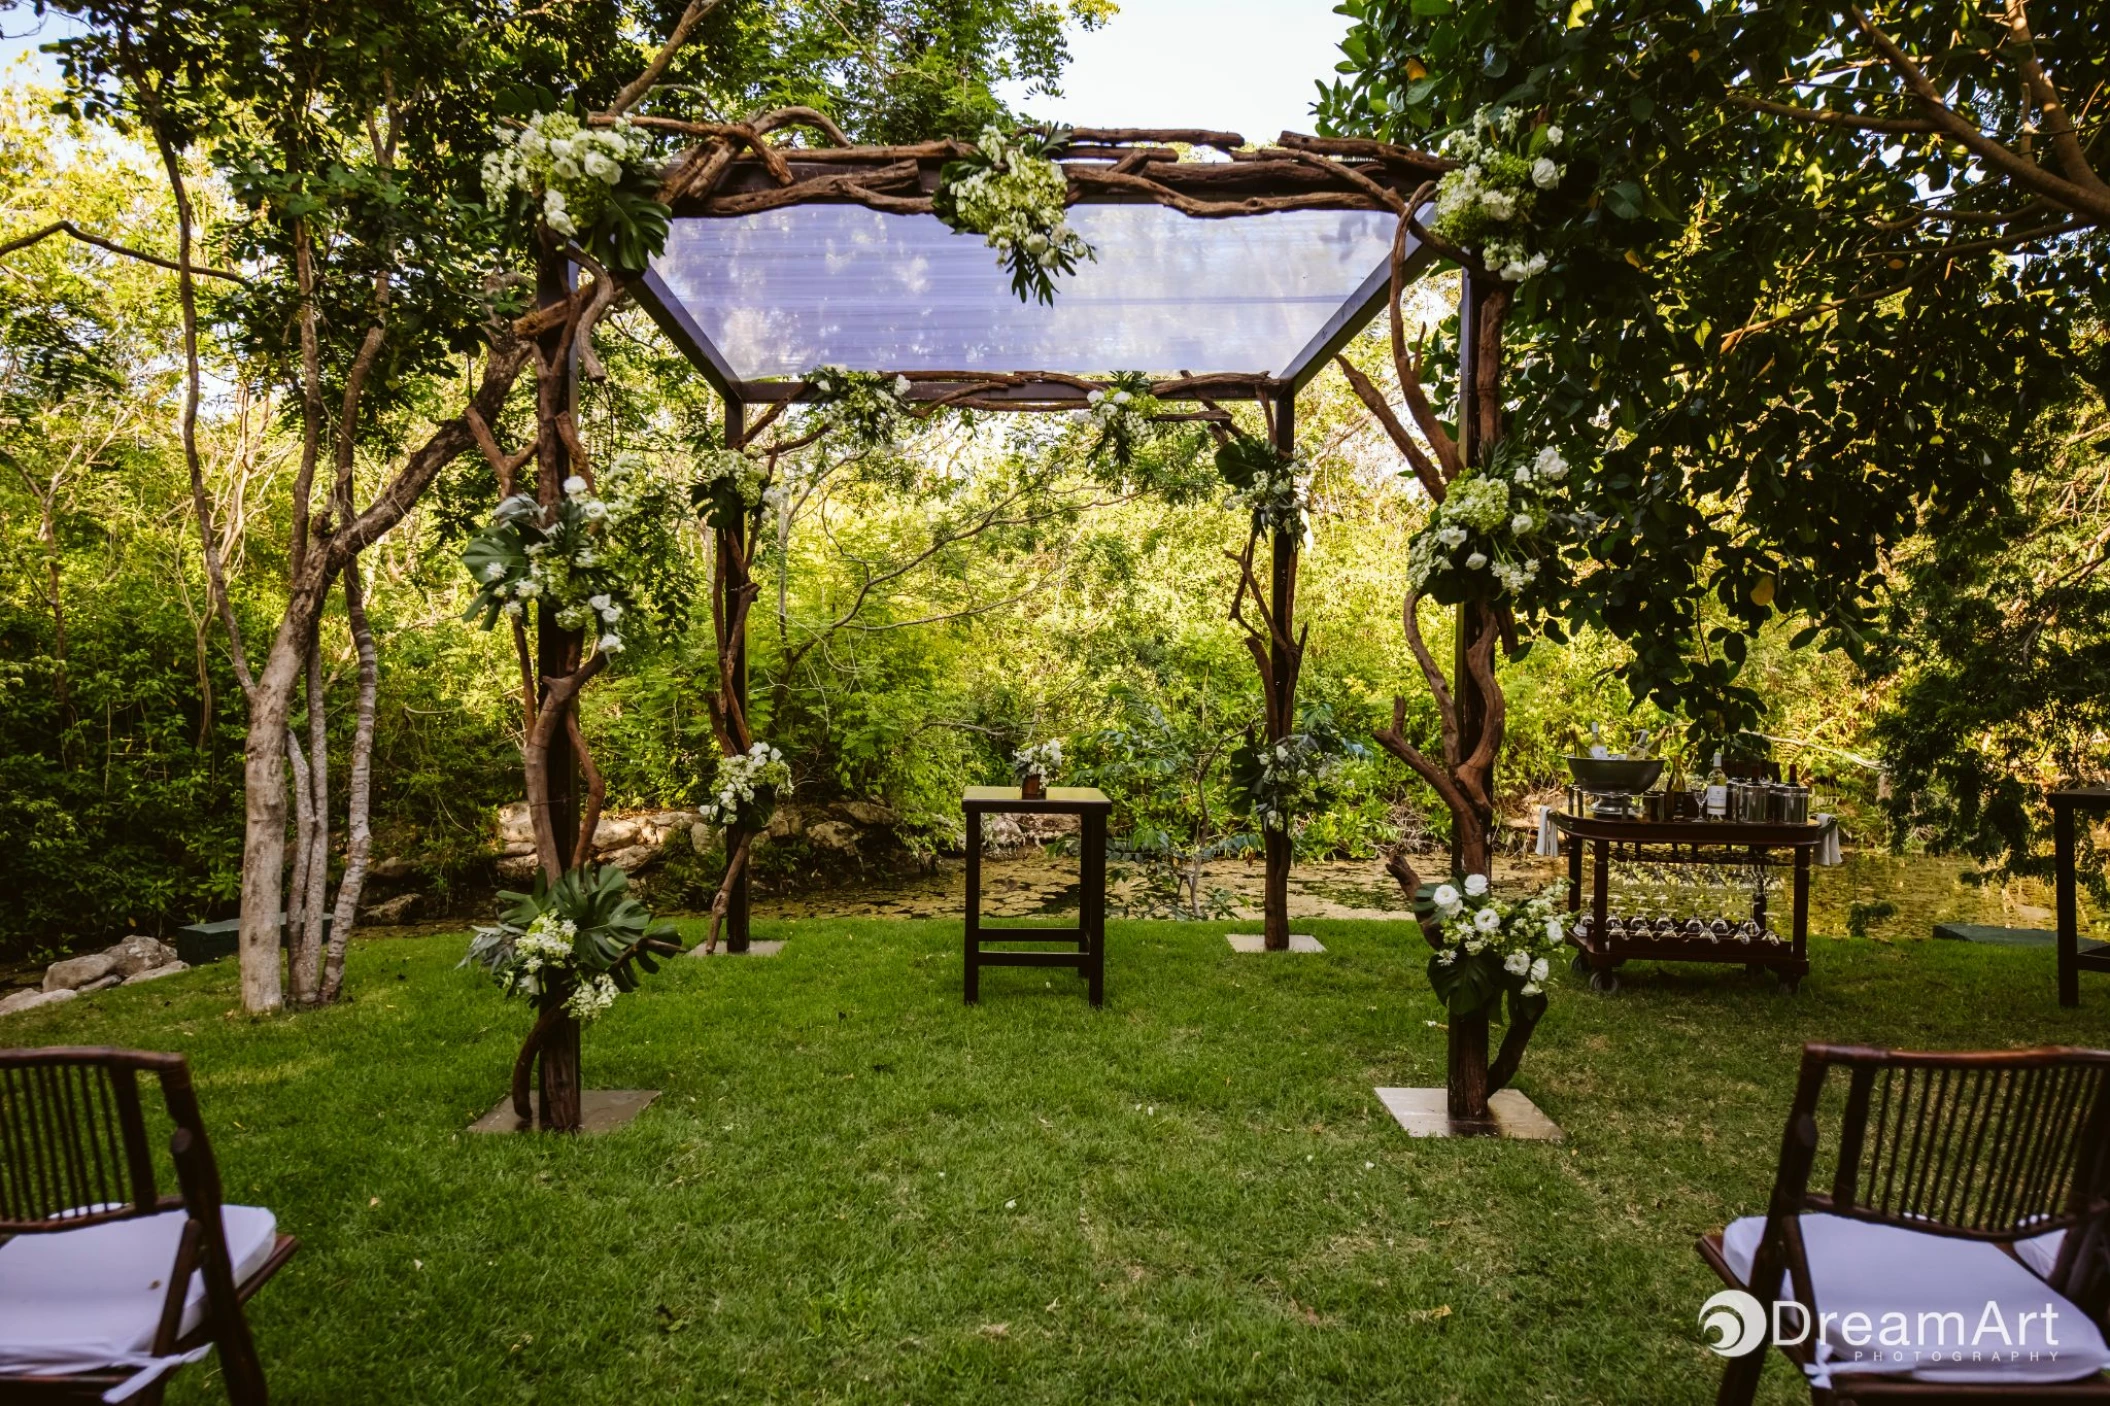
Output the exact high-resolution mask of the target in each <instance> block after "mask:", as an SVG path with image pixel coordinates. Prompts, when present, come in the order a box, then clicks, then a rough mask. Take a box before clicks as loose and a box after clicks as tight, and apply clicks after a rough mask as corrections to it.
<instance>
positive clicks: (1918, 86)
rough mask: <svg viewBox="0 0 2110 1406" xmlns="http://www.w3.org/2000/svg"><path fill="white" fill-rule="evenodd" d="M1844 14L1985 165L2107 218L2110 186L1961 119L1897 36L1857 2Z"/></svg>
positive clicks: (2096, 218) (2079, 211)
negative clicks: (2050, 166) (2054, 168)
mask: <svg viewBox="0 0 2110 1406" xmlns="http://www.w3.org/2000/svg"><path fill="white" fill-rule="evenodd" d="M1846 13H1847V15H1848V16H1849V17H1850V18H1851V19H1852V20H1853V22H1854V24H1855V26H1856V27H1857V28H1858V29H1860V31H1861V33H1862V34H1863V35H1865V36H1867V39H1868V42H1869V44H1870V45H1872V46H1873V47H1874V48H1875V50H1876V52H1877V53H1879V54H1881V55H1882V56H1883V57H1884V58H1885V59H1886V60H1888V61H1889V64H1890V66H1891V68H1892V69H1894V70H1895V71H1896V72H1897V74H1898V76H1899V77H1900V78H1902V79H1903V80H1904V82H1905V86H1906V88H1907V89H1909V90H1910V91H1911V93H1912V95H1913V96H1914V97H1915V98H1917V99H1918V100H1919V102H1920V106H1922V107H1923V108H1925V109H1926V111H1927V116H1928V117H1929V119H1931V120H1932V121H1933V122H1934V124H1935V125H1936V126H1937V127H1939V128H1940V129H1941V130H1942V131H1944V132H1947V133H1948V134H1949V135H1951V136H1953V137H1955V138H1956V140H1957V141H1959V142H1961V143H1963V145H1964V146H1965V148H1967V149H1968V150H1969V151H1971V152H1972V153H1973V154H1975V155H1976V156H1978V157H1979V158H1980V159H1982V160H1983V161H1984V162H1985V163H1986V164H1987V165H1988V166H1991V167H1993V168H1994V169H1996V170H1998V171H2000V172H2002V173H2004V174H2005V175H2007V176H2009V177H2011V178H2012V179H2014V180H2015V181H2016V182H2017V183H2019V184H2021V185H2023V186H2026V187H2028V188H2029V189H2030V190H2032V191H2035V192H2036V193H2037V194H2039V195H2041V196H2043V197H2044V198H2045V199H2046V200H2049V201H2051V202H2052V203H2053V204H2054V205H2058V206H2060V207H2062V208H2063V209H2066V210H2070V211H2072V212H2073V213H2074V214H2076V215H2085V216H2087V217H2088V218H2089V219H2090V220H2091V221H2093V222H2103V221H2110V191H2106V190H2103V189H2101V188H2100V185H2101V183H2100V182H2098V183H2097V186H2098V188H2097V189H2089V188H2088V187H2086V186H2082V185H2078V184H2076V183H2074V182H2073V181H2069V180H2066V179H2064V178H2063V177H2060V176H2056V175H2053V174H2052V173H2051V172H2050V171H2047V170H2045V169H2044V168H2043V167H2042V166H2039V165H2038V164H2037V163H2036V162H2034V161H2031V160H2030V159H2029V158H2027V157H2025V156H2019V155H2017V154H2016V153H2014V152H2012V151H2010V150H2008V149H2007V148H2006V147H2005V146H2003V145H2001V144H2000V143H1999V142H1996V141H1994V140H1993V139H1992V138H1991V137H1988V136H1987V135H1986V134H1985V133H1984V132H1982V131H1980V130H1979V129H1978V125H1977V124H1976V123H1973V122H1968V121H1965V120H1964V119H1963V118H1962V117H1961V116H1959V115H1958V114H1957V113H1955V112H1954V111H1952V110H1951V109H1950V108H1949V106H1948V104H1946V103H1945V102H1943V101H1942V96H1941V90H1940V89H1938V88H1936V87H1935V86H1934V84H1933V83H1932V82H1931V81H1930V80H1929V79H1928V77H1927V75H1926V74H1924V73H1922V72H1921V71H1920V68H1919V65H1918V64H1916V63H1914V62H1913V61H1912V58H1911V56H1910V55H1908V54H1907V53H1906V52H1905V51H1904V50H1903V49H1902V48H1900V47H1898V43H1897V41H1896V40H1894V39H1892V38H1891V37H1890V36H1889V35H1888V34H1886V33H1884V32H1883V31H1882V30H1881V29H1880V28H1878V27H1877V26H1876V25H1875V23H1874V22H1873V21H1871V20H1870V19H1869V18H1868V16H1867V14H1866V13H1864V12H1863V11H1862V9H1861V7H1860V6H1859V5H1857V4H1849V5H1847V7H1846Z"/></svg>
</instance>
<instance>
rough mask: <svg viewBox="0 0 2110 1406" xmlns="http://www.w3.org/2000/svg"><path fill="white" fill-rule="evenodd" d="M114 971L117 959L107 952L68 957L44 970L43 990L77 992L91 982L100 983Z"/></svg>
mask: <svg viewBox="0 0 2110 1406" xmlns="http://www.w3.org/2000/svg"><path fill="white" fill-rule="evenodd" d="M116 969H117V958H116V957H113V956H112V955H110V954H109V953H108V952H91V953H89V954H88V955H87V956H85V957H68V958H67V959H66V960H65V961H63V962H53V963H52V964H51V965H50V966H49V967H46V968H45V969H44V989H45V990H46V991H78V990H79V989H80V988H81V987H83V986H86V985H87V984H88V983H89V982H91V981H101V980H102V979H103V978H104V977H106V976H108V975H109V974H110V973H111V972H112V971H115V970H116ZM120 979H121V978H120Z"/></svg>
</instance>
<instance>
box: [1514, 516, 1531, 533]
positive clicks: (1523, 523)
mask: <svg viewBox="0 0 2110 1406" xmlns="http://www.w3.org/2000/svg"><path fill="white" fill-rule="evenodd" d="M1509 530H1510V531H1511V532H1514V533H1515V534H1516V535H1517V536H1519V537H1522V536H1523V535H1524V534H1525V533H1527V532H1529V531H1531V514H1529V513H1518V514H1517V515H1516V516H1515V517H1513V518H1511V519H1510V520H1509Z"/></svg>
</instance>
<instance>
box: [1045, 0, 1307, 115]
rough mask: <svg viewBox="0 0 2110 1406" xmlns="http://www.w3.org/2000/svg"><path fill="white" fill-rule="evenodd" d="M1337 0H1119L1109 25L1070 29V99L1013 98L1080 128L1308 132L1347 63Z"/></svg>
mask: <svg viewBox="0 0 2110 1406" xmlns="http://www.w3.org/2000/svg"><path fill="white" fill-rule="evenodd" d="M1335 3H1336V0H1120V5H1121V12H1120V14H1118V15H1116V16H1115V17H1114V20H1113V22H1112V23H1110V24H1108V25H1107V26H1105V27H1104V28H1103V29H1099V30H1095V31H1093V32H1092V33H1089V34H1079V33H1072V35H1071V38H1070V53H1071V59H1070V67H1069V69H1068V71H1067V72H1066V73H1065V74H1064V75H1063V82H1062V88H1063V96H1062V97H1060V98H1055V99H1051V98H1048V97H1045V96H1041V97H1032V96H1028V95H1027V94H1026V93H1025V91H1024V85H1023V84H1020V85H1016V86H1015V87H1013V88H1012V89H1011V90H1010V91H1007V92H1006V93H1005V94H1004V98H1005V100H1006V101H1007V102H1009V103H1010V104H1011V105H1012V106H1013V107H1014V108H1017V109H1018V110H1020V111H1022V112H1024V113H1026V114H1027V115H1028V116H1031V117H1036V118H1053V119H1056V120H1058V121H1062V122H1066V123H1068V124H1070V125H1071V126H1073V127H1075V126H1089V127H1208V128H1213V129H1216V130H1219V131H1223V130H1228V131H1233V132H1239V133H1243V134H1244V135H1245V136H1246V137H1247V138H1248V139H1249V140H1252V141H1272V140H1274V138H1275V137H1276V136H1277V135H1278V134H1280V133H1282V132H1284V131H1292V132H1309V131H1311V130H1312V128H1313V123H1312V116H1311V106H1312V101H1313V99H1314V97H1315V95H1316V92H1317V89H1316V86H1315V85H1316V83H1317V82H1318V80H1319V79H1321V78H1331V77H1332V76H1333V73H1334V65H1335V64H1336V63H1338V62H1339V61H1340V57H1341V55H1340V42H1341V39H1342V36H1344V35H1346V34H1347V32H1348V24H1349V21H1348V18H1347V16H1345V15H1337V14H1335V13H1334V12H1333V7H1334V4H1335Z"/></svg>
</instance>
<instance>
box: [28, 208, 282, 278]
mask: <svg viewBox="0 0 2110 1406" xmlns="http://www.w3.org/2000/svg"><path fill="white" fill-rule="evenodd" d="M54 234H63V235H68V236H70V237H72V238H74V239H78V240H79V241H80V242H81V243H83V244H92V245H94V246H95V247H96V248H98V249H107V250H108V251H109V252H111V253H113V254H122V255H124V257H126V258H128V259H137V260H139V262H141V263H143V264H152V265H153V266H154V267H156V268H164V269H167V270H168V271H169V272H170V273H182V272H183V271H184V265H183V264H180V263H178V262H176V261H175V260H174V259H164V258H162V257H161V256H160V255H159V254H149V253H147V252H145V251H144V250H141V249H132V248H128V247H127V246H125V245H123V244H119V243H118V242H117V241H116V240H114V239H105V238H103V237H102V236H101V235H99V234H90V233H88V231H86V230H84V229H82V228H81V227H80V226H78V225H76V224H75V223H74V222H73V221H71V220H54V221H53V222H52V223H50V224H48V225H46V226H44V227H43V228H42V229H39V230H34V231H32V232H30V233H28V234H24V235H17V236H16V237H15V238H13V239H10V240H8V241H7V242H6V243H4V244H0V259H4V258H6V257H7V256H8V255H9V254H12V253H14V252H15V251H16V250H18V249H27V248H29V247H30V246H31V245H32V244H41V243H43V242H44V241H45V240H47V239H49V238H51V236H53V235H54ZM189 269H190V272H191V273H193V274H203V275H204V276H205V277H207V278H224V279H226V280H227V281H228V282H229V283H240V284H243V285H244V286H246V285H247V284H248V282H249V280H248V279H246V278H244V277H243V276H242V275H241V274H238V273H231V272H229V271H228V270H226V269H216V268H203V267H200V266H199V265H197V264H191V265H190V266H189Z"/></svg>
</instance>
